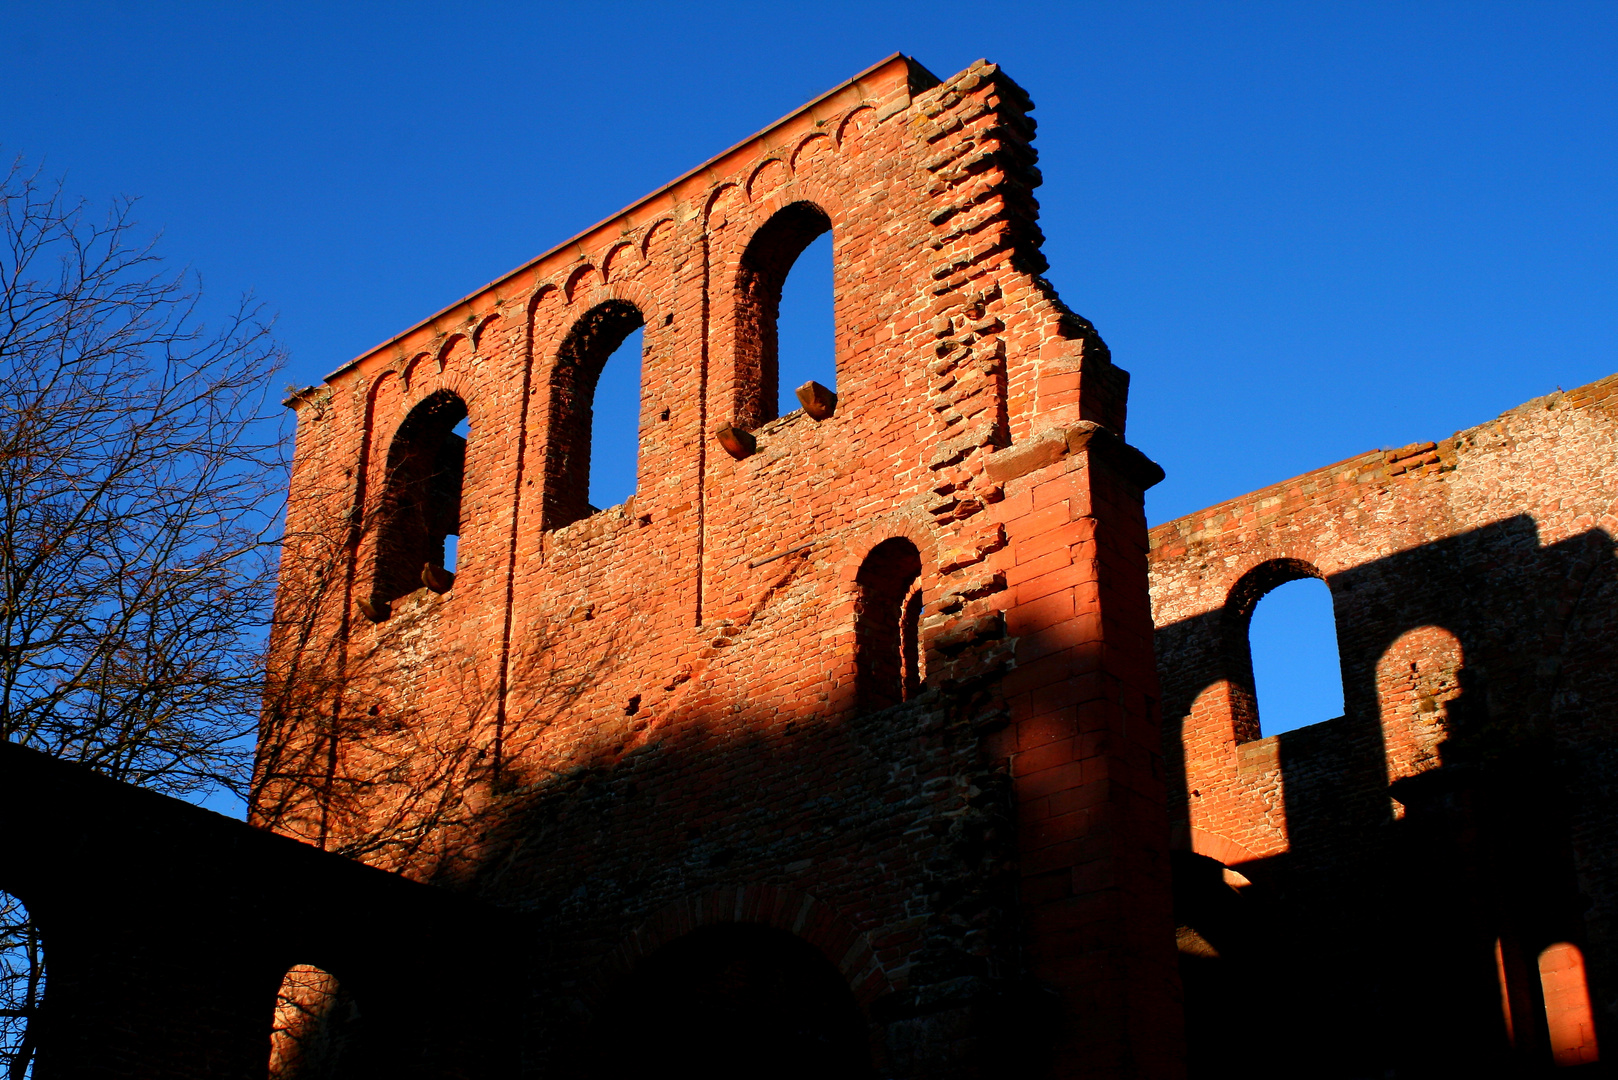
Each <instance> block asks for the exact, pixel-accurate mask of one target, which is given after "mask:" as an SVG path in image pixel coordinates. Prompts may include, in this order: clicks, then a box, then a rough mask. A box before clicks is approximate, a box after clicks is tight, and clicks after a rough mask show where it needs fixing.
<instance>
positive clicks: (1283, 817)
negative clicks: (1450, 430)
mask: <svg viewBox="0 0 1618 1080" xmlns="http://www.w3.org/2000/svg"><path fill="white" fill-rule="evenodd" d="M1615 510H1618V376H1614V377H1611V378H1608V379H1604V380H1601V381H1600V382H1597V383H1593V384H1591V385H1589V386H1585V387H1582V388H1580V389H1577V390H1574V391H1571V392H1568V393H1561V392H1558V393H1555V394H1552V395H1550V396H1547V397H1543V398H1539V399H1536V400H1534V401H1530V402H1528V403H1527V404H1525V405H1523V406H1521V407H1519V408H1517V409H1513V410H1512V411H1510V412H1508V413H1506V414H1504V415H1503V416H1501V417H1500V418H1499V419H1497V420H1494V421H1492V422H1490V423H1487V424H1483V425H1481V426H1479V427H1475V428H1471V429H1468V430H1466V431H1461V432H1458V433H1456V434H1455V435H1453V436H1451V437H1449V438H1447V439H1444V440H1443V441H1441V442H1438V443H1422V444H1417V445H1414V446H1408V447H1404V448H1401V449H1398V450H1390V451H1384V452H1372V453H1367V454H1363V455H1360V456H1359V457H1355V458H1351V459H1349V460H1347V461H1343V462H1339V463H1337V464H1335V465H1329V466H1326V467H1324V468H1321V469H1317V470H1315V471H1314V472H1311V473H1306V474H1305V475H1303V476H1299V477H1295V478H1293V479H1291V480H1287V481H1285V482H1283V483H1280V484H1276V485H1274V486H1272V487H1269V488H1265V489H1263V490H1261V491H1256V492H1253V493H1252V494H1250V495H1244V496H1242V497H1241V498H1238V499H1233V500H1231V501H1230V502H1227V503H1223V504H1220V505H1218V506H1213V507H1210V508H1208V509H1206V510H1202V511H1199V512H1197V513H1195V514H1192V515H1189V516H1187V517H1184V518H1181V519H1179V520H1178V521H1172V522H1169V523H1167V524H1164V525H1161V526H1158V527H1157V528H1155V529H1153V530H1152V531H1151V558H1150V565H1151V582H1152V586H1151V587H1152V599H1153V615H1154V619H1155V622H1156V626H1157V631H1156V641H1157V661H1158V666H1159V670H1160V672H1161V677H1162V685H1163V709H1164V722H1165V746H1166V748H1167V756H1168V763H1169V772H1170V785H1169V790H1170V798H1171V816H1172V819H1173V828H1174V836H1175V847H1176V849H1177V855H1176V859H1177V863H1176V876H1177V887H1176V907H1177V915H1178V921H1179V923H1180V926H1181V930H1180V943H1181V949H1182V970H1183V971H1184V974H1185V982H1186V995H1187V1023H1188V1029H1189V1032H1190V1056H1191V1063H1192V1066H1193V1071H1194V1072H1195V1071H1198V1069H1199V1068H1211V1067H1212V1066H1211V1065H1210V1063H1211V1062H1214V1061H1217V1060H1220V1059H1221V1058H1223V1057H1224V1056H1225V1055H1229V1054H1234V1053H1241V1054H1243V1055H1244V1056H1245V1058H1246V1060H1247V1061H1248V1062H1249V1063H1250V1065H1251V1067H1252V1069H1253V1070H1254V1072H1255V1074H1257V1075H1268V1074H1270V1073H1273V1074H1275V1075H1295V1073H1294V1072H1293V1068H1294V1065H1295V1062H1296V1060H1298V1059H1297V1057H1296V1055H1298V1054H1319V1053H1320V1052H1321V1048H1323V1047H1330V1048H1331V1053H1330V1057H1331V1063H1330V1065H1329V1066H1324V1067H1323V1069H1322V1070H1321V1071H1319V1072H1317V1073H1316V1074H1318V1075H1343V1076H1358V1075H1384V1074H1385V1075H1399V1076H1406V1075H1423V1076H1425V1075H1443V1074H1455V1073H1459V1072H1467V1073H1470V1074H1473V1075H1519V1074H1520V1072H1532V1071H1533V1070H1535V1069H1537V1068H1540V1067H1544V1066H1545V1065H1548V1064H1549V1062H1550V1058H1551V1056H1552V1051H1553V1050H1555V1049H1556V1048H1554V1047H1552V1046H1551V1045H1550V1042H1551V1035H1550V1032H1549V1031H1548V1029H1547V1002H1548V1001H1550V1002H1551V1003H1552V1008H1551V1010H1550V1016H1551V1018H1552V1021H1553V1024H1554V1022H1556V1018H1557V1015H1558V1014H1557V1006H1556V1005H1555V1000H1559V998H1558V995H1559V994H1562V993H1563V991H1562V990H1561V989H1558V988H1555V987H1552V984H1551V983H1550V982H1545V981H1543V980H1542V978H1541V974H1540V971H1538V970H1536V968H1535V958H1536V957H1538V956H1540V955H1541V954H1542V953H1545V951H1546V950H1547V949H1552V948H1553V947H1559V946H1560V945H1562V944H1564V943H1565V944H1570V945H1572V946H1574V947H1575V948H1576V949H1577V950H1579V951H1581V952H1582V954H1583V957H1584V960H1585V963H1586V970H1587V975H1588V980H1589V994H1590V998H1591V1000H1592V1004H1593V1008H1594V1021H1595V1028H1596V1029H1599V1030H1601V1031H1604V1032H1611V1031H1613V1027H1612V1024H1613V1022H1614V1021H1615V1020H1618V982H1615V979H1618V968H1615V962H1618V952H1615V949H1618V939H1615V936H1614V934H1615V930H1618V922H1615V918H1618V851H1615V850H1614V837H1615V836H1618V821H1615V820H1614V807H1615V805H1618V804H1615V802H1614V800H1613V787H1614V782H1615V780H1618V756H1615V754H1614V741H1613V737H1612V733H1613V721H1614V715H1613V708H1614V703H1615V702H1618V696H1615V691H1618V686H1615V684H1614V677H1615V676H1614V673H1615V672H1618V656H1615V655H1614V644H1615V639H1614V629H1615V627H1614V622H1613V619H1614V616H1613V612H1614V610H1615V604H1618V575H1615V573H1614V569H1615V566H1614V558H1613V554H1614V552H1613V538H1614V536H1618V518H1615V517H1614V513H1615ZM1302 576H1313V577H1318V578H1320V579H1322V580H1324V581H1325V582H1326V584H1327V585H1328V586H1329V587H1330V589H1331V594H1332V600H1333V605H1334V608H1335V618H1336V626H1337V636H1338V644H1339V650H1340V653H1341V660H1342V674H1343V690H1344V709H1345V715H1344V716H1343V717H1341V718H1339V719H1334V720H1329V721H1326V722H1324V723H1319V724H1315V725H1313V726H1311V727H1307V728H1303V729H1299V730H1296V731H1291V732H1287V733H1283V734H1281V735H1279V736H1270V737H1261V736H1262V728H1263V718H1262V717H1261V716H1259V715H1258V713H1257V710H1256V707H1255V705H1254V695H1253V684H1252V666H1251V660H1250V657H1249V654H1248V651H1247V626H1248V619H1249V618H1250V616H1251V614H1252V610H1253V605H1254V604H1256V603H1257V601H1258V600H1259V599H1260V598H1261V597H1262V596H1263V595H1264V593H1265V592H1267V591H1268V590H1269V589H1271V588H1274V587H1275V586H1276V585H1279V584H1281V583H1282V582H1284V581H1287V580H1291V579H1294V578H1298V577H1302ZM1227 870H1229V871H1234V874H1230V873H1227V872H1226V871H1227ZM1221 879H1223V880H1221ZM1564 951H1565V950H1564ZM1551 955H1555V956H1561V955H1562V953H1561V952H1553V953H1552V954H1551ZM1541 963H1542V964H1543V963H1544V961H1541ZM1560 985H1561V984H1557V987H1560ZM1547 988H1551V989H1547ZM1580 989H1581V990H1582V987H1581V988H1580ZM1553 991H1554V992H1553ZM1503 1000H1504V1001H1505V1003H1506V1004H1505V1007H1504V1008H1503V1006H1502V1002H1503ZM1231 1002H1239V1004H1238V1005H1234V1006H1233V1005H1231V1004H1230V1003H1231ZM1254 1012H1257V1013H1259V1014H1262V1015H1264V1016H1266V1017H1268V1018H1269V1026H1270V1029H1271V1030H1272V1031H1273V1032H1274V1033H1275V1035H1274V1037H1273V1038H1272V1039H1270V1040H1269V1041H1268V1043H1266V1044H1265V1045H1264V1046H1263V1047H1261V1048H1258V1049H1255V1047H1254V1045H1253V1043H1252V1041H1251V1040H1250V1039H1249V1038H1248V1037H1247V1036H1246V1035H1244V1034H1242V1033H1241V1030H1242V1029H1241V1026H1240V1025H1241V1021H1240V1017H1241V1016H1242V1015H1251V1014H1252V1013H1254ZM1590 1037H1591V1039H1592V1040H1593V1039H1594V1036H1590ZM1592 1046H1593V1042H1592ZM1584 1052H1585V1053H1590V1052H1593V1050H1592V1049H1591V1048H1590V1047H1586V1048H1585V1051H1584ZM1569 1054H1571V1055H1572V1057H1571V1058H1570V1057H1569V1056H1568V1055H1569ZM1578 1054H1579V1052H1578V1051H1569V1050H1567V1049H1566V1048H1565V1047H1564V1048H1562V1049H1561V1050H1557V1053H1556V1056H1557V1059H1558V1060H1559V1061H1561V1060H1573V1059H1577V1060H1589V1059H1588V1057H1583V1058H1580V1057H1579V1056H1578Z"/></svg>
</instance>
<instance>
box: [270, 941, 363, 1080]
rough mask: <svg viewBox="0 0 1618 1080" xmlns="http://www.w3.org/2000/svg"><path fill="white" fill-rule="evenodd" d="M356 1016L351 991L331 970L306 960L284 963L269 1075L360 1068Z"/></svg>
mask: <svg viewBox="0 0 1618 1080" xmlns="http://www.w3.org/2000/svg"><path fill="white" fill-rule="evenodd" d="M360 1022H361V1018H360V1010H359V1006H358V1005H357V1004H356V1003H355V1001H354V998H353V995H351V994H349V993H348V992H347V991H345V990H344V989H343V987H342V986H341V985H340V984H339V983H338V981H337V978H336V977H335V976H333V975H332V974H331V973H329V972H326V971H322V970H321V969H320V968H317V967H312V966H310V965H308V964H297V965H295V966H293V967H292V968H290V969H288V971H287V973H286V976H285V977H284V978H282V980H281V986H280V989H278V990H277V991H276V995H275V1020H274V1024H273V1025H272V1027H271V1029H270V1068H269V1074H270V1077H271V1080H329V1078H335V1077H343V1076H353V1075H357V1074H359V1073H360V1072H361V1071H362V1070H361V1069H360V1068H359V1062H358V1060H357V1058H358V1055H359V1054H360V1052H361V1046H360V1044H359V1035H360V1031H361V1027H360Z"/></svg>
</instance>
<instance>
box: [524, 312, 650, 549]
mask: <svg viewBox="0 0 1618 1080" xmlns="http://www.w3.org/2000/svg"><path fill="white" fill-rule="evenodd" d="M644 324H645V319H644V318H643V317H642V316H641V312H640V309H639V308H637V307H635V305H633V304H631V303H628V302H627V301H623V300H609V301H607V302H606V303H604V304H599V305H597V306H596V307H594V308H591V309H590V310H589V311H587V312H586V313H585V314H584V315H582V316H581V317H580V318H579V321H578V322H576V323H574V324H573V329H572V330H571V331H570V332H569V333H568V336H567V339H566V340H565V341H563V342H562V347H561V348H560V349H559V350H558V351H557V354H556V364H555V366H554V367H553V368H552V371H551V386H550V423H549V430H548V438H547V443H546V452H545V495H544V502H543V509H542V510H541V513H540V519H541V525H542V527H543V528H547V529H557V528H561V527H562V526H563V525H568V524H571V523H572V522H575V521H578V520H579V519H580V518H584V517H588V516H589V515H590V514H592V513H594V512H595V510H596V508H597V504H596V503H595V498H601V499H608V498H617V497H618V495H619V493H620V492H622V491H623V490H624V488H625V487H627V493H625V494H623V496H622V498H620V499H618V501H620V502H621V501H623V500H624V499H627V498H628V497H629V495H631V494H633V493H634V483H635V480H634V477H635V464H634V462H635V458H636V455H638V454H639V451H640V439H639V435H640V369H641V364H640V356H639V355H638V354H635V353H631V352H630V351H629V350H628V349H626V350H624V355H623V359H622V360H621V361H620V362H619V364H617V365H615V367H616V368H621V369H625V370H622V371H618V370H615V371H614V372H613V375H612V378H611V379H610V380H609V381H608V382H607V383H605V384H604V383H603V382H602V372H603V370H604V369H605V368H606V367H607V361H608V360H609V359H611V358H612V357H613V356H614V354H616V353H618V352H619V349H620V347H621V346H624V345H625V344H626V343H627V344H631V347H632V348H633V347H634V345H635V343H630V338H631V336H632V335H633V336H634V337H635V339H636V342H637V343H638V342H639V341H640V339H641V335H640V334H638V333H637V331H639V330H640V329H641V327H642V326H643V325H644ZM630 368H632V369H633V371H632V372H630V371H628V370H627V369H630ZM598 390H600V391H601V394H599V395H598ZM598 413H600V414H602V416H603V417H604V418H605V422H604V423H603V424H602V425H601V427H602V431H601V432H600V435H601V436H602V438H601V439H599V440H598V437H597V432H596V420H597V414H598ZM626 428H627V429H628V430H629V431H632V432H633V433H634V437H633V438H629V439H625V438H624V437H623V433H624V431H625V429H626ZM608 439H610V440H611V444H612V445H613V446H614V447H615V451H614V453H612V454H607V453H605V452H604V451H603V452H600V456H601V457H602V459H603V460H602V461H601V462H600V463H599V471H600V473H601V478H602V483H601V486H600V488H599V489H598V487H597V485H596V483H594V482H593V480H592V475H591V474H592V457H594V456H597V453H598V451H597V447H598V446H601V447H604V446H606V445H608V444H607V442H606V440H608ZM626 462H627V467H626V464H625V463H626ZM608 505H610V504H608Z"/></svg>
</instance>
